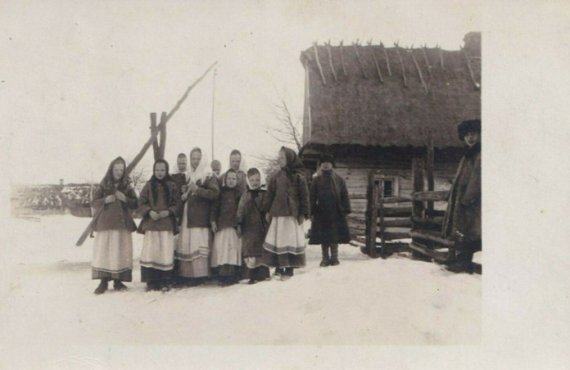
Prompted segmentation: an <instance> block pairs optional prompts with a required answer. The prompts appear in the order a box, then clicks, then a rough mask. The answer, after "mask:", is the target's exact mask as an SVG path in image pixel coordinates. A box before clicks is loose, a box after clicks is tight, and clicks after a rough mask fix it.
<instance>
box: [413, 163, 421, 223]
mask: <svg viewBox="0 0 570 370" xmlns="http://www.w3.org/2000/svg"><path fill="white" fill-rule="evenodd" d="M412 186H413V192H414V193H416V192H421V191H424V161H423V160H422V159H421V158H414V159H412ZM423 211H424V204H423V202H422V201H414V202H413V203H412V219H414V218H417V219H424V214H423Z"/></svg>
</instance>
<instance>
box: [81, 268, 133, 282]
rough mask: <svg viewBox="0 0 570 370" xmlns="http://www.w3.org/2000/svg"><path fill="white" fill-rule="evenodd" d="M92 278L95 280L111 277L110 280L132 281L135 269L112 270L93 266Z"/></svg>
mask: <svg viewBox="0 0 570 370" xmlns="http://www.w3.org/2000/svg"><path fill="white" fill-rule="evenodd" d="M91 279H93V280H101V279H109V280H120V281H126V282H131V281H133V270H132V269H123V270H121V271H110V270H105V269H99V268H95V267H92V268H91Z"/></svg>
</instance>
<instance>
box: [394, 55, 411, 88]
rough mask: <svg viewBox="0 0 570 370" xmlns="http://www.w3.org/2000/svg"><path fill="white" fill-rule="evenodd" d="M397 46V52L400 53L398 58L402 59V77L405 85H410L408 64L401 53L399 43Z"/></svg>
mask: <svg viewBox="0 0 570 370" xmlns="http://www.w3.org/2000/svg"><path fill="white" fill-rule="evenodd" d="M395 46H396V54H398V59H399V60H400V66H401V67H402V79H403V80H404V87H408V79H407V78H406V66H405V65H404V59H403V58H402V54H401V53H400V47H399V46H398V44H396V45H395Z"/></svg>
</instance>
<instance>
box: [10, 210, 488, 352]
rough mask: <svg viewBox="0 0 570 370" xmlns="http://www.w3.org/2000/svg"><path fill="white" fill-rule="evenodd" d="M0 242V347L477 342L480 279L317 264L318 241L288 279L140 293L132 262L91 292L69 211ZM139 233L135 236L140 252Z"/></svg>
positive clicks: (402, 262)
mask: <svg viewBox="0 0 570 370" xmlns="http://www.w3.org/2000/svg"><path fill="white" fill-rule="evenodd" d="M6 222H8V225H7V226H8V227H6V228H5V230H6V231H7V234H6V235H4V236H5V237H6V238H7V239H6V241H4V242H3V243H2V251H1V253H2V258H1V262H0V263H1V265H0V268H1V271H0V281H1V286H0V294H1V295H0V297H1V298H0V329H1V331H2V333H11V334H10V335H9V336H8V335H3V336H2V339H0V346H3V345H7V344H8V343H9V344H10V345H18V346H19V345H28V344H40V343H50V342H51V341H54V340H55V341H58V342H60V343H81V344H84V345H89V344H105V345H111V344H124V345H130V344H183V345H187V344H294V345H295V344H297V345H298V344H411V345H418V344H420V345H421V344H429V345H434V344H435V345H438V344H476V343H479V341H480V338H481V276H479V275H467V274H457V275H456V274H451V273H448V272H446V271H444V270H443V269H442V268H441V266H438V265H436V264H432V263H425V262H418V261H412V260H410V259H408V258H405V257H404V256H402V255H400V256H393V257H391V258H389V259H387V260H382V259H375V260H372V259H369V258H368V257H367V256H365V255H363V254H362V253H361V252H360V251H359V249H358V248H355V247H352V246H348V245H347V246H342V247H341V250H340V260H341V264H340V266H337V267H328V268H319V267H318V264H319V260H320V248H319V247H318V246H310V247H309V248H308V250H307V267H306V268H304V269H300V270H298V271H297V272H296V275H295V276H294V277H293V278H292V279H291V280H288V281H276V280H272V281H267V282H262V283H258V284H256V285H252V286H251V285H247V284H240V285H237V286H232V287H227V288H221V287H218V286H216V285H206V286H200V287H196V288H187V289H182V290H172V291H170V292H168V293H161V292H150V293H147V292H145V291H144V285H143V284H142V283H140V270H139V266H138V259H137V262H136V263H135V271H134V272H133V275H134V279H135V281H134V282H133V283H131V284H129V290H128V291H126V292H114V291H112V289H111V290H110V291H109V292H108V293H105V294H103V295H102V296H95V295H94V294H93V293H92V291H93V289H94V288H95V287H96V285H97V283H96V282H95V281H92V280H91V276H90V274H91V271H90V262H89V261H90V258H91V246H92V243H93V239H88V240H87V242H86V243H85V244H84V245H83V246H82V247H80V248H77V247H75V246H74V243H75V241H76V239H77V238H78V236H79V234H80V233H81V231H82V230H83V228H84V227H85V226H86V224H87V223H88V220H87V219H80V218H75V217H73V216H69V215H66V216H49V217H43V218H41V219H39V221H32V220H22V219H10V220H8V221H6ZM141 244H142V237H141V236H140V235H138V234H136V236H135V257H137V256H138V255H139V254H140V248H141Z"/></svg>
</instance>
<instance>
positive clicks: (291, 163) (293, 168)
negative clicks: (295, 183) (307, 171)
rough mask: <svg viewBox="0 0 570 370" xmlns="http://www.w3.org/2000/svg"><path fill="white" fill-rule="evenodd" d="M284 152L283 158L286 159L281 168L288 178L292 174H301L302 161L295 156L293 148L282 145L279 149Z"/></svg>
mask: <svg viewBox="0 0 570 370" xmlns="http://www.w3.org/2000/svg"><path fill="white" fill-rule="evenodd" d="M280 150H282V151H283V152H284V153H285V158H286V159H287V165H286V166H285V167H284V168H282V169H283V170H284V171H285V172H286V173H287V176H288V177H289V178H291V177H292V176H293V175H294V174H303V168H304V166H303V163H302V162H301V160H300V159H299V157H298V156H297V153H295V151H294V150H293V149H290V148H287V147H285V146H282V147H281V149H280Z"/></svg>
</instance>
